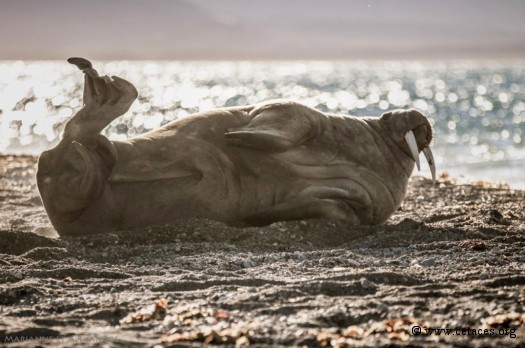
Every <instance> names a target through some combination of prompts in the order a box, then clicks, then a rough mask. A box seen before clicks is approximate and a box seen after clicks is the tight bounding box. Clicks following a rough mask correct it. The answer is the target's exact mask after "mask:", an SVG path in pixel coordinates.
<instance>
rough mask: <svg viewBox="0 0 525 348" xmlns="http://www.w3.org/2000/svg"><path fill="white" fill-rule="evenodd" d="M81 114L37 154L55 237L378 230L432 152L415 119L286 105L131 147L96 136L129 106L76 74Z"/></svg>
mask: <svg viewBox="0 0 525 348" xmlns="http://www.w3.org/2000/svg"><path fill="white" fill-rule="evenodd" d="M84 72H85V73H86V91H85V95H84V98H85V106H84V108H83V109H82V110H80V111H79V113H77V115H75V116H74V117H73V119H72V120H70V122H69V123H68V124H67V126H66V130H65V133H64V138H63V139H62V141H61V142H60V144H59V145H58V146H57V147H55V148H54V149H52V150H49V151H45V152H44V153H42V155H41V157H40V159H39V163H38V173H37V183H38V188H39V190H40V194H41V197H42V201H43V203H44V206H45V208H46V211H47V213H48V215H49V218H50V219H51V222H52V223H53V226H54V227H55V229H56V230H57V232H58V233H59V234H60V235H84V234H92V233H101V232H108V231H114V230H124V229H132V228H137V227H143V226H148V225H153V224H164V223H169V222H174V221H177V220H180V219H187V218H207V219H211V220H217V221H223V222H225V223H227V224H230V225H232V226H257V225H266V224H270V223H273V222H277V221H285V220H300V219H310V218H323V219H337V220H345V221H348V222H349V223H351V224H366V225H374V224H381V223H384V222H385V221H386V220H387V219H388V218H389V217H390V216H391V214H392V213H394V212H395V211H396V210H397V209H398V207H399V206H400V204H401V202H402V200H403V198H404V196H405V193H406V191H407V184H408V178H409V177H410V175H411V173H412V170H413V168H414V160H413V158H412V157H411V155H410V152H409V149H408V147H407V145H406V142H405V141H404V135H405V133H406V132H408V131H410V130H413V131H414V134H415V136H416V140H417V144H418V149H420V150H421V149H423V148H424V147H426V146H428V145H429V144H430V142H431V141H432V127H431V126H430V123H429V121H428V119H427V118H426V117H425V116H424V115H422V114H421V113H419V112H418V111H416V110H397V111H393V112H388V113H385V114H383V115H382V116H381V117H380V118H357V117H351V116H341V115H329V114H325V113H322V112H320V111H318V110H315V109H312V108H309V107H307V106H304V105H301V104H298V103H295V102H292V101H273V102H272V101H270V102H267V103H264V104H260V105H250V106H245V107H236V108H221V109H216V110H212V111H208V112H203V113H199V114H196V115H192V116H190V117H188V118H185V119H182V120H176V121H173V122H171V123H169V124H167V125H165V126H163V127H161V128H159V129H157V130H155V131H152V132H150V133H147V134H143V135H141V136H138V137H134V138H131V139H129V140H128V141H109V140H108V139H106V138H105V137H103V136H102V135H100V134H99V133H100V131H101V130H102V129H103V128H104V127H105V126H106V125H108V124H109V123H110V122H111V121H112V120H113V119H115V118H117V117H119V116H120V115H122V114H124V113H125V112H126V111H127V110H128V109H129V107H130V105H131V103H132V102H133V101H134V100H135V98H136V97H137V92H136V90H135V88H134V87H133V86H132V85H131V84H130V83H129V82H127V81H124V80H122V79H119V78H116V77H113V80H111V79H109V78H107V77H104V78H102V77H97V74H96V72H95V71H94V70H93V69H91V68H90V67H89V68H85V69H84Z"/></svg>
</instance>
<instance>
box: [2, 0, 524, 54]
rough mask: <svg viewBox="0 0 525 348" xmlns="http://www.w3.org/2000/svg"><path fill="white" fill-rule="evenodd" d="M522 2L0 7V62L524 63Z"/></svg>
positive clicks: (43, 1) (176, 0)
mask: <svg viewBox="0 0 525 348" xmlns="http://www.w3.org/2000/svg"><path fill="white" fill-rule="evenodd" d="M524 18H525V1H523V0H504V1H503V0H502V1H497V0H462V1H458V0H260V1H255V0H0V60H12V59H15V60H18V59H24V60H40V59H45V60H48V59H50V60H55V59H59V60H61V59H65V58H67V57H71V56H82V57H87V58H90V59H96V60H113V59H130V60H133V59H140V60H160V59H166V60H232V59H234V60H235V59H238V60H244V59H253V60H282V59H305V60H310V59H345V60H346V59H348V60H356V59H374V60H383V59H516V58H521V59H523V58H525V25H524V24H523V23H524V22H523V21H524Z"/></svg>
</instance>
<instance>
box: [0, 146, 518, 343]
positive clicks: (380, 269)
mask: <svg viewBox="0 0 525 348" xmlns="http://www.w3.org/2000/svg"><path fill="white" fill-rule="evenodd" d="M35 164H36V158H35V157H32V156H6V155H0V168H1V169H0V204H1V206H2V209H1V212H0V221H1V223H0V254H1V255H0V263H1V264H2V267H1V268H0V313H2V316H3V317H4V318H6V319H7V320H5V321H4V323H3V325H1V326H0V342H2V344H5V345H7V346H32V345H34V344H35V342H34V340H33V341H31V340H26V341H24V342H22V341H21V339H22V338H24V337H26V338H27V337H38V336H39V337H47V338H48V339H45V340H43V341H39V342H38V344H41V345H43V346H54V347H55V346H59V347H62V346H63V347H65V346H70V345H71V344H72V343H79V342H81V343H82V344H83V345H86V346H96V345H97V344H100V343H103V344H106V345H108V346H121V345H135V346H153V345H156V344H157V345H160V346H174V345H177V344H197V345H200V344H203V343H211V344H228V345H235V344H236V345H239V346H242V345H247V344H253V345H259V346H265V345H284V346H286V345H307V346H335V345H339V346H345V345H349V346H355V345H357V346H389V345H392V344H394V345H396V344H399V345H405V344H411V345H416V346H420V345H427V344H431V345H433V346H438V347H448V346H453V345H456V346H457V345H462V346H471V345H474V346H480V345H491V346H495V345H497V346H500V347H512V346H517V345H518V344H520V342H524V340H525V309H524V307H525V276H524V274H525V256H524V254H523V250H525V213H524V209H523V208H524V202H525V191H522V190H515V189H509V188H507V187H506V186H504V185H501V184H494V183H490V182H486V181H479V182H477V183H474V184H468V185H466V184H457V181H456V180H455V179H453V178H449V177H446V176H441V177H440V178H439V182H438V183H437V184H436V185H434V186H433V185H432V184H431V182H430V180H428V179H425V178H421V177H413V178H412V180H411V183H410V185H409V192H408V194H407V197H406V198H405V201H404V202H403V204H402V207H401V209H400V210H399V211H398V212H396V213H395V214H394V215H393V216H392V217H391V218H390V219H389V220H388V222H387V223H386V224H385V225H381V226H355V227H354V226H348V225H345V224H343V223H338V222H328V221H319V220H307V221H297V222H284V223H277V224H273V225H270V226H266V227H261V228H247V229H236V228H231V227H228V226H225V225H224V224H222V223H217V222H212V221H207V220H187V221H181V222H180V223H177V224H173V225H167V226H154V227H150V228H145V229H141V230H134V231H121V232H114V233H109V234H100V235H94V236H89V237H87V236H86V237H78V238H56V236H53V234H52V232H53V230H52V227H51V225H50V223H49V221H48V219H47V216H46V214H45V211H44V209H43V207H42V205H41V202H40V199H39V197H38V192H37V191H36V185H35V183H34V174H35V173H34V171H35ZM27 232H36V233H27ZM141 309H143V310H142V311H141ZM415 326H420V327H422V328H425V327H432V328H448V329H453V328H472V329H480V330H482V331H480V332H483V330H485V329H486V330H489V331H487V332H488V333H490V332H491V331H490V330H494V332H496V334H495V335H490V334H486V335H483V334H481V335H479V334H477V333H478V332H476V334H473V333H472V332H471V333H469V334H466V335H465V334H450V335H433V334H431V335H417V334H414V332H413V331H412V330H413V327H415ZM500 330H503V331H501V332H503V334H502V335H500V334H499V333H500ZM505 330H506V331H505ZM505 332H506V333H505ZM467 333H468V332H467ZM512 336H514V337H512ZM15 338H18V340H17V341H13V340H14V339H15ZM6 340H7V341H6Z"/></svg>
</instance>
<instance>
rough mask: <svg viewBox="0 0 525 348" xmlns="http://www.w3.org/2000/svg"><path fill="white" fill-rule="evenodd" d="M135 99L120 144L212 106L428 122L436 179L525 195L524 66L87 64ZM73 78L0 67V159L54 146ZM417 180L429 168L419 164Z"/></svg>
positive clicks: (67, 69) (77, 101)
mask: <svg viewBox="0 0 525 348" xmlns="http://www.w3.org/2000/svg"><path fill="white" fill-rule="evenodd" d="M94 66H95V68H97V69H98V70H99V72H100V73H101V74H107V75H110V76H111V75H117V76H120V77H123V78H125V79H127V80H129V81H131V82H132V83H133V84H134V85H135V86H136V87H137V90H138V91H139V98H138V100H137V101H136V102H135V103H134V104H133V105H132V107H131V109H130V111H129V112H128V113H127V114H125V115H124V116H122V117H120V118H118V119H116V120H115V121H113V122H112V123H111V124H110V125H109V126H108V127H107V128H106V129H105V130H104V134H105V135H107V136H108V137H109V138H110V139H115V140H124V139H127V138H129V137H133V136H135V135H137V134H141V133H145V132H147V131H150V130H152V129H155V128H157V127H159V126H161V125H163V124H165V123H167V122H170V121H173V120H177V119H181V118H184V117H187V116H188V115H190V114H193V113H195V112H199V111H205V110H209V109H213V108H216V107H223V106H237V105H246V104H254V103H259V102H263V101H265V100H269V99H278V98H286V99H293V100H296V101H299V102H301V103H304V104H306V105H309V106H312V107H315V108H318V109H320V110H323V111H327V112H331V113H339V114H350V115H355V116H379V115H381V114H382V113H383V112H385V111H387V110H391V109H397V108H409V107H411V108H416V109H418V110H420V111H422V112H423V113H425V114H426V115H428V116H429V117H430V120H431V122H432V124H433V126H434V129H435V140H434V145H433V150H434V155H435V158H436V165H437V168H438V174H439V173H442V172H448V173H449V174H450V175H451V176H462V177H464V178H465V179H468V180H489V181H498V182H501V181H505V182H508V183H509V184H510V186H511V187H512V188H525V175H524V173H525V61H510V62H373V63H370V62H340V61H338V62H330V61H322V62H300V61H298V62H171V61H151V62H129V61H112V62H94ZM82 89H83V76H82V74H81V72H80V71H79V70H78V69H77V68H76V67H74V66H72V65H69V64H67V63H66V62H65V61H64V62H34V61H31V62H23V61H8V62H7V61H4V62H0V153H4V154H20V153H27V154H38V153H40V152H41V151H43V150H45V149H48V148H50V147H52V146H54V145H55V144H56V143H57V141H58V139H59V137H60V135H61V132H62V131H63V129H64V123H65V122H66V121H67V120H68V119H69V118H71V117H72V116H73V115H74V114H75V112H77V111H78V110H79V108H80V107H81V106H82ZM421 173H422V175H425V176H428V175H429V170H428V168H427V166H426V165H425V162H424V161H422V172H421Z"/></svg>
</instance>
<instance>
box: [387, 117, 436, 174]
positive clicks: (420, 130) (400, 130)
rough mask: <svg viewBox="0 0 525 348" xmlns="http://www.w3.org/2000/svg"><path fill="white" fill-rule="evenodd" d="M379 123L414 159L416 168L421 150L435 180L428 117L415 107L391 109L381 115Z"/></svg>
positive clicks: (430, 128) (418, 166) (431, 134)
mask: <svg viewBox="0 0 525 348" xmlns="http://www.w3.org/2000/svg"><path fill="white" fill-rule="evenodd" d="M381 123H383V125H384V126H385V127H386V128H387V129H388V131H389V132H388V133H389V134H390V135H391V136H392V138H393V139H394V141H395V142H396V144H397V145H398V146H399V147H400V148H401V149H402V150H403V151H404V152H405V153H406V154H407V155H409V156H410V157H412V158H413V159H414V161H415V162H416V165H417V168H418V169H420V164H419V152H420V151H423V154H424V155H425V158H426V159H427V162H428V165H429V167H430V171H431V172H432V180H433V181H434V182H435V180H436V165H435V162H434V156H433V155H432V151H431V150H430V143H431V142H432V138H433V132H432V126H431V125H430V122H429V121H428V118H427V117H426V116H425V115H423V114H422V113H420V112H419V111H417V110H415V109H409V110H393V111H389V112H386V113H384V114H383V115H382V116H381Z"/></svg>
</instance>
